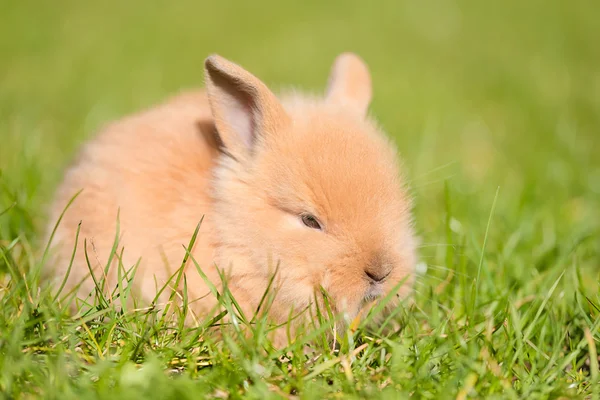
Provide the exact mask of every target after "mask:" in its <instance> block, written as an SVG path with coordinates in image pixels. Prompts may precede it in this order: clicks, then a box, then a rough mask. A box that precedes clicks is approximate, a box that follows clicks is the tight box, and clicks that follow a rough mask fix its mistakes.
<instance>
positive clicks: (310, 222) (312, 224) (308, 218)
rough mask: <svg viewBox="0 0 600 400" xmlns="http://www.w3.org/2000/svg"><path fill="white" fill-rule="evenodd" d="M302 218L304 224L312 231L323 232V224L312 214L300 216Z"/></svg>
mask: <svg viewBox="0 0 600 400" xmlns="http://www.w3.org/2000/svg"><path fill="white" fill-rule="evenodd" d="M300 218H301V219H302V223H303V224H304V225H306V226H307V227H309V228H311V229H318V230H322V229H323V228H321V224H320V223H319V220H317V218H316V217H315V216H314V215H311V214H306V213H304V214H300Z"/></svg>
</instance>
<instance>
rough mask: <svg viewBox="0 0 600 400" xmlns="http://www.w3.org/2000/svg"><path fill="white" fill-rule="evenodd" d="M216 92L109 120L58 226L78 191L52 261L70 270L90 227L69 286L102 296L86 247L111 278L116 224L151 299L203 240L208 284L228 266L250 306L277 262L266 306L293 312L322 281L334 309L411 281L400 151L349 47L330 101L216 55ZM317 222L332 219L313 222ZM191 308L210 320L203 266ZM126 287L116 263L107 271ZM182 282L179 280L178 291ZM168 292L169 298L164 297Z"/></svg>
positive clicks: (211, 75)
mask: <svg viewBox="0 0 600 400" xmlns="http://www.w3.org/2000/svg"><path fill="white" fill-rule="evenodd" d="M205 65H206V69H205V75H206V91H204V90H199V91H195V92H188V93H183V94H180V95H178V96H176V97H174V98H172V99H170V100H168V101H167V102H165V103H164V104H162V105H158V106H156V107H154V108H152V109H149V110H147V111H143V112H141V113H138V114H135V115H132V116H129V117H126V118H124V119H122V120H120V121H118V122H115V123H112V124H111V125H109V126H107V127H106V128H105V129H104V130H103V131H101V132H100V134H99V135H97V136H96V137H95V138H94V139H93V140H91V141H90V142H88V143H87V144H86V145H85V146H84V147H83V149H82V151H81V153H80V154H79V157H78V159H77V160H76V162H75V163H74V165H72V166H71V167H70V168H69V169H68V171H67V172H66V176H65V178H64V181H63V182H62V184H61V185H60V187H59V189H58V192H57V195H56V199H55V201H54V203H53V206H52V213H51V218H50V227H49V230H48V231H50V229H51V228H52V227H53V225H54V223H55V222H56V220H57V219H58V217H59V215H60V213H61V212H62V211H63V209H64V208H65V206H66V204H67V203H68V201H69V200H70V199H71V198H72V197H73V195H75V193H76V192H78V191H79V190H80V189H83V191H82V192H81V194H80V195H79V196H78V198H77V199H76V200H75V201H74V203H73V204H72V205H71V207H70V208H69V209H68V210H67V211H66V214H65V216H64V219H63V221H62V222H61V224H60V226H59V228H58V231H57V233H56V236H55V239H54V244H55V251H54V258H53V259H52V262H51V263H50V264H49V265H50V266H52V267H53V269H52V270H51V271H52V273H53V276H54V277H55V278H56V280H57V281H61V280H62V279H63V277H64V275H65V273H66V270H67V267H68V264H69V260H70V258H71V255H72V251H73V247H74V246H75V233H76V231H77V227H78V225H79V223H80V222H81V228H80V229H81V231H80V235H79V243H78V249H77V253H76V256H75V260H74V264H73V267H72V270H71V273H70V276H69V279H68V281H67V289H72V288H75V287H76V286H77V285H79V284H80V283H81V282H83V283H82V284H81V286H79V289H78V295H79V297H83V298H84V297H87V295H88V294H89V293H90V292H92V290H93V281H92V280H91V279H90V278H89V269H88V266H87V262H86V259H85V255H84V251H83V247H84V240H87V252H88V257H89V261H90V263H91V266H92V268H93V270H94V271H95V275H96V276H97V277H100V276H102V274H103V272H102V270H103V268H104V266H105V265H106V263H107V260H108V255H109V253H110V251H111V248H112V246H113V241H114V238H115V233H116V228H117V225H116V223H117V213H118V212H119V213H120V214H119V220H120V239H119V253H120V252H121V250H122V251H123V253H122V254H123V256H122V261H123V264H124V266H125V267H127V268H129V267H131V266H133V265H134V264H135V263H136V262H138V260H140V265H139V267H138V271H137V275H136V278H135V281H134V284H135V288H136V289H137V291H138V293H139V296H140V298H141V299H143V300H145V301H150V300H152V299H153V298H154V296H155V294H156V291H157V287H158V288H160V287H162V286H163V285H164V283H165V282H166V280H167V279H168V277H169V276H171V274H173V272H174V271H175V270H176V269H177V268H179V267H180V265H181V261H182V259H183V257H184V255H185V250H184V246H186V245H187V244H188V243H189V240H190V237H191V234H192V233H193V231H194V228H195V227H196V225H197V224H198V222H199V221H200V219H202V218H203V217H204V221H203V224H202V227H201V229H200V233H199V236H198V239H197V242H196V245H195V247H194V248H193V250H192V254H193V256H194V258H195V259H196V260H197V261H198V263H199V264H200V266H201V267H202V269H203V271H204V272H205V273H206V275H207V276H208V278H209V279H210V280H211V281H212V282H214V283H215V284H217V285H218V284H219V283H220V279H219V275H218V268H220V269H221V270H223V271H224V272H225V273H226V275H227V276H228V282H229V287H230V289H231V291H232V293H233V294H234V296H235V297H236V299H237V300H238V302H239V303H240V304H242V305H243V307H244V308H245V311H246V312H248V313H249V314H252V313H253V312H254V310H255V308H256V306H257V305H258V302H259V300H260V298H261V297H262V295H263V291H264V290H265V288H266V286H267V283H268V281H269V278H270V276H271V274H272V273H273V272H274V269H275V266H276V265H279V268H278V275H277V279H276V281H275V282H276V287H277V295H276V298H275V301H274V303H273V306H272V308H271V310H270V316H271V317H272V318H273V319H275V320H277V321H282V320H285V319H286V318H288V316H289V314H290V310H291V309H292V308H294V309H296V310H299V309H301V308H303V307H305V306H307V305H308V304H309V303H310V302H311V299H313V295H314V291H315V289H317V290H318V289H319V287H320V286H322V287H323V288H324V289H325V290H327V291H328V293H329V294H330V296H331V298H332V299H333V301H334V306H335V308H336V310H337V311H345V312H347V313H348V314H349V315H350V317H353V316H354V315H356V314H357V313H358V311H359V310H360V309H361V307H363V306H364V305H365V303H366V302H367V301H369V300H371V299H374V298H377V297H380V296H382V295H385V294H386V293H387V292H388V291H389V290H391V289H392V288H393V287H394V286H396V285H397V284H398V283H399V282H400V281H402V280H405V284H404V286H403V287H402V288H401V290H400V294H401V295H405V294H406V293H408V291H409V290H410V287H411V284H412V281H413V272H414V265H415V240H414V236H413V232H412V228H411V217H410V201H409V197H408V195H407V192H406V189H405V186H404V183H403V181H402V179H401V176H400V175H399V167H400V166H399V163H398V161H399V160H398V156H397V154H396V150H395V146H393V145H392V144H391V143H390V142H389V141H388V139H387V138H386V137H385V135H384V134H383V133H382V132H381V130H380V129H379V128H378V127H377V126H376V124H375V123H374V122H373V121H372V120H371V119H370V118H369V117H368V116H367V108H368V105H369V102H370V100H371V81H370V76H369V72H368V70H367V67H366V66H365V64H364V63H363V62H362V60H361V59H360V58H358V57H357V56H356V55H354V54H350V53H346V54H342V55H340V56H339V57H338V58H337V59H336V61H335V63H334V66H333V69H332V72H331V76H330V78H329V84H328V87H327V91H326V94H325V96H323V97H321V98H310V97H307V96H302V95H298V94H296V95H292V96H282V97H281V98H278V97H276V96H275V95H274V94H273V93H272V92H271V91H270V90H269V89H268V88H267V87H266V86H265V84H264V83H262V82H261V81H260V80H259V79H258V78H256V77H255V76H253V75H251V74H250V73H249V72H247V71H245V70H244V69H242V68H241V67H239V66H238V65H236V64H233V63H231V62H229V61H227V60H225V59H223V58H221V57H219V56H211V57H209V58H208V59H207V61H206V64H205ZM307 215H311V216H314V217H315V218H316V220H317V221H318V223H319V224H320V227H321V229H316V228H315V227H314V226H313V227H312V228H311V227H309V226H306V225H305V224H304V223H303V217H306V216H307ZM185 274H186V278H187V288H188V297H189V298H190V299H198V300H197V301H194V302H192V303H191V305H190V308H191V310H192V311H193V312H194V313H195V314H196V316H197V317H199V318H203V317H204V316H205V315H206V314H207V313H209V312H210V311H211V309H212V307H213V306H214V305H215V300H214V298H213V296H211V295H208V296H207V293H208V292H209V289H208V287H207V285H206V283H205V282H204V280H203V279H202V278H201V277H200V276H199V274H198V273H197V270H196V268H195V266H194V265H193V263H192V262H188V264H187V265H186V267H185ZM106 280H107V283H108V286H107V290H108V291H110V290H112V289H113V288H114V285H116V282H117V267H116V261H114V262H113V265H112V266H111V268H110V269H109V271H108V276H106ZM178 289H180V288H178ZM161 301H166V297H165V295H163V297H162V298H161Z"/></svg>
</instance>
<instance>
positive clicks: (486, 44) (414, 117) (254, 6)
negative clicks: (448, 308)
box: [0, 0, 600, 274]
mask: <svg viewBox="0 0 600 400" xmlns="http://www.w3.org/2000/svg"><path fill="white" fill-rule="evenodd" d="M599 20H600V7H598V5H597V4H596V3H595V2H593V1H574V2H567V1H560V0H551V1H528V2H521V1H515V0H509V1H501V2H491V1H469V0H458V1H453V0H440V1H435V0H425V1H388V0H385V1H376V2H368V1H329V2H323V1H313V0H310V1H301V2H279V1H268V2H248V1H235V2H233V1H204V2H199V1H177V2H170V1H164V0H163V1H153V2H147V1H141V0H132V1H113V0H110V1H103V2H82V1H74V0H73V1H70V0H60V1H47V0H40V1H31V0H23V1H17V0H4V1H3V2H2V12H1V13H0V55H1V56H0V169H1V170H2V177H1V178H0V183H1V184H2V187H3V191H2V194H0V196H1V197H0V199H1V200H0V210H2V209H5V208H6V207H8V206H10V205H11V204H14V203H15V202H16V204H17V205H16V207H15V208H14V209H13V210H11V212H10V213H7V214H5V215H3V216H0V233H1V235H2V236H1V238H4V239H10V238H13V237H15V236H18V235H22V234H27V235H29V236H30V239H32V238H35V235H34V234H33V233H32V232H34V230H35V229H36V227H39V226H41V224H42V223H43V222H44V216H45V205H46V204H47V202H48V199H49V196H50V195H51V193H52V190H53V189H54V187H55V185H56V184H57V182H58V179H59V178H60V176H61V174H62V172H63V168H64V167H65V166H66V165H67V164H68V163H69V162H70V160H71V159H72V157H73V156H74V152H75V151H76V149H77V148H78V146H79V145H80V144H81V143H82V142H83V141H84V140H85V139H86V138H88V137H90V135H92V134H93V133H94V132H95V131H96V130H97V129H98V128H99V127H101V126H102V125H103V124H104V123H106V122H108V121H110V120H111V119H115V118H118V117H120V116H123V115H124V114H126V113H129V112H133V111H136V110H139V109H141V108H143V107H146V106H150V105H152V104H154V103H156V102H159V101H161V100H163V99H164V98H165V97H166V96H169V95H171V94H173V93H175V92H177V91H178V90H179V89H183V88H189V87H196V86H201V85H202V82H203V76H202V67H203V60H204V58H205V57H206V56H207V55H208V54H210V53H213V52H216V53H219V54H221V55H223V56H225V57H227V58H230V59H232V60H234V61H236V62H238V63H240V64H241V65H243V66H244V67H245V68H247V69H249V70H250V71H252V72H253V73H255V74H256V75H258V76H259V77H261V78H262V79H264V80H265V81H266V82H267V83H268V84H270V85H271V86H272V87H273V88H275V89H276V88H277V87H285V86H290V85H293V86H297V87H301V88H305V89H307V90H310V91H322V90H323V88H324V85H325V82H326V79H327V74H328V72H329V68H330V66H331V63H332V61H333V59H334V57H335V56H336V55H337V54H338V53H340V52H342V51H348V50H350V51H355V52H357V53H359V54H360V55H361V56H362V57H363V58H364V59H365V60H366V61H367V63H368V64H369V66H370V69H371V72H372V75H373V82H374V96H375V97H374V102H373V105H372V113H373V114H374V115H375V116H376V117H377V118H378V120H379V121H380V122H381V124H382V126H383V127H384V128H385V129H386V130H387V131H388V132H389V133H390V135H392V136H393V137H394V138H395V139H396V141H397V143H398V146H399V148H400V151H401V153H402V154H403V156H404V158H405V160H406V162H405V164H406V168H407V172H408V175H409V177H410V178H411V182H412V185H413V187H414V194H415V197H416V204H417V207H416V215H417V226H418V228H419V231H420V232H421V234H422V235H423V241H424V243H425V244H428V243H431V244H443V243H444V241H445V238H446V232H445V230H444V229H445V228H444V221H445V218H446V204H445V200H444V185H445V183H444V182H446V181H447V182H448V186H449V188H450V193H451V207H452V214H453V224H452V227H453V228H452V229H453V230H454V232H455V233H461V234H462V235H465V236H466V237H469V238H472V240H474V241H475V243H479V244H480V243H481V241H482V238H483V233H484V231H485V226H486V223H487V218H488V214H489V210H490V208H491V204H492V201H493V198H494V195H495V193H496V190H497V188H498V187H500V191H499V196H498V204H497V210H496V213H495V217H494V220H493V225H492V229H491V231H490V238H491V239H492V240H491V241H490V246H492V250H497V251H498V254H504V256H505V259H509V258H510V260H511V263H513V264H514V266H515V267H516V268H512V269H511V271H512V272H513V273H515V274H521V273H524V272H522V271H521V269H520V268H518V267H519V266H521V265H525V266H526V265H530V264H531V263H535V260H533V261H532V259H531V257H532V255H533V256H534V258H535V257H536V254H537V255H539V257H543V255H544V254H546V253H547V252H548V251H556V248H558V247H560V246H562V245H563V243H565V241H567V242H569V241H570V242H576V241H577V240H580V239H581V240H584V239H582V238H586V237H589V235H592V236H593V235H595V234H596V233H597V231H598V227H599V225H600V222H599V221H600V199H599V198H600V162H599V161H598V156H597V154H598V152H599V151H600V133H599V132H598V130H599V129H600V113H599V112H600V46H599V45H598V39H599V38H600V27H599V25H598V21H599ZM515 235H516V236H515ZM507 246H512V247H510V248H508V249H507ZM557 246H558V247H557ZM598 246H599V245H598V244H595V245H594V244H591V245H588V246H587V247H586V249H587V250H586V251H585V253H586V254H585V255H584V256H582V257H583V259H584V261H585V260H587V261H586V262H585V263H587V264H589V265H597V262H598V256H597V254H598ZM519 248H521V250H523V252H522V253H519V252H518V251H515V249H517V250H518V249H519ZM435 251H436V250H435V249H433V250H424V253H425V254H427V252H435ZM440 251H443V250H440ZM538 253H539V254H538ZM499 257H500V256H499ZM519 257H521V258H522V259H520V258H519ZM498 262H500V261H498ZM499 273H500V274H501V272H499Z"/></svg>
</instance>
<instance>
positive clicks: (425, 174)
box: [412, 160, 458, 182]
mask: <svg viewBox="0 0 600 400" xmlns="http://www.w3.org/2000/svg"><path fill="white" fill-rule="evenodd" d="M452 164H458V161H456V160H454V161H450V162H447V163H446V164H442V165H440V166H437V167H435V168H433V169H432V170H430V171H428V172H424V173H422V174H420V175H417V176H415V177H414V178H413V179H412V181H413V182H415V181H417V180H418V179H420V178H423V177H425V176H427V175H431V174H433V173H434V172H437V171H439V170H442V169H444V168H448V167H449V166H451V165H452Z"/></svg>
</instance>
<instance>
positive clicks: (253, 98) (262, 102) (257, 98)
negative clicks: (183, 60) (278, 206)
mask: <svg viewBox="0 0 600 400" xmlns="http://www.w3.org/2000/svg"><path fill="white" fill-rule="evenodd" d="M204 66H205V77H206V88H207V92H208V100H209V102H210V107H211V110H212V114H213V117H214V119H215V125H216V127H217V131H218V132H219V136H220V137H221V140H222V141H223V144H224V145H225V147H226V148H227V150H228V151H229V152H230V153H231V154H232V155H234V156H236V157H240V156H241V157H244V156H247V155H249V154H251V153H252V150H253V148H254V146H255V144H256V142H257V141H258V140H264V138H265V137H266V136H269V135H273V134H276V133H277V131H279V130H281V129H282V128H283V127H284V126H285V125H286V124H288V123H289V117H288V115H287V114H286V112H285V110H284V109H283V106H282V105H281V103H280V102H279V100H278V99H277V97H276V96H275V95H274V94H273V93H272V92H271V91H270V90H269V89H268V88H267V86H266V85H265V84H264V83H262V82H261V81H260V80H259V79H258V78H256V77H255V76H254V75H252V74H251V73H249V72H248V71H246V70H244V69H243V68H241V67H240V66H238V65H236V64H234V63H232V62H230V61H228V60H226V59H224V58H223V57H220V56H218V55H212V56H210V57H208V58H207V59H206V62H205V64H204Z"/></svg>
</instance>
